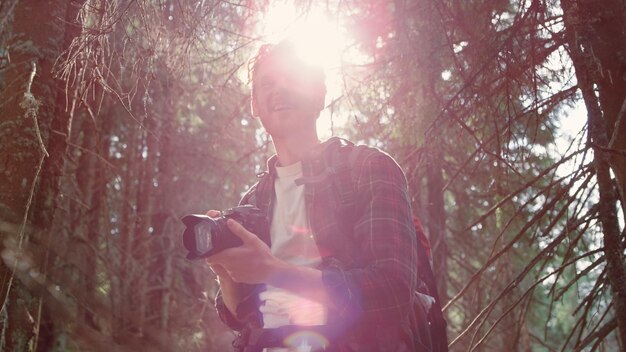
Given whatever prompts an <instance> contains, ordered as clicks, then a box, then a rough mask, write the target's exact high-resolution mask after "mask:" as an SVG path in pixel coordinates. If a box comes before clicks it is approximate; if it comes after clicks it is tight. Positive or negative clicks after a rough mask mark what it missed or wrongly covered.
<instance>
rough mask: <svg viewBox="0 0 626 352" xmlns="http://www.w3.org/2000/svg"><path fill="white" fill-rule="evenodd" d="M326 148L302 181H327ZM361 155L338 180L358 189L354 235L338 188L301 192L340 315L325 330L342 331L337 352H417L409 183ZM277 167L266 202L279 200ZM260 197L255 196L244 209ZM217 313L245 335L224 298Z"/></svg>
mask: <svg viewBox="0 0 626 352" xmlns="http://www.w3.org/2000/svg"><path fill="white" fill-rule="evenodd" d="M329 144H330V143H328V142H325V143H323V144H322V145H321V146H320V147H319V148H318V149H317V150H316V151H315V152H313V153H312V154H311V156H310V157H307V158H305V159H304V160H302V166H303V175H304V177H303V178H304V179H307V178H309V179H310V178H320V175H323V174H324V173H325V169H326V168H327V163H326V162H325V161H324V158H323V155H324V149H325V148H328V147H329ZM362 154H363V156H362V157H360V158H359V159H358V160H356V163H355V165H354V169H353V170H352V172H351V173H350V172H348V173H344V174H338V175H335V176H334V177H350V178H351V180H349V182H348V184H351V183H352V182H355V184H354V187H355V193H354V194H355V197H356V199H354V205H355V206H354V207H353V214H351V215H350V216H352V217H353V219H354V221H353V224H354V225H353V228H352V233H345V232H346V231H345V230H343V231H342V226H341V223H342V221H345V219H341V217H342V216H346V214H344V213H342V212H340V211H338V208H337V207H338V206H339V204H337V203H338V201H337V194H336V193H337V190H336V189H335V188H336V187H334V186H333V182H331V181H330V180H328V179H327V180H325V182H316V183H306V184H305V185H304V187H305V203H306V209H307V214H308V216H309V222H310V225H311V230H312V233H313V236H314V238H315V241H316V243H317V246H318V248H319V251H320V254H321V256H322V264H321V265H320V267H319V269H320V270H321V271H322V280H323V282H324V284H325V286H326V289H327V290H328V292H329V294H330V296H331V297H332V299H333V300H334V302H336V303H335V306H336V307H339V309H337V310H330V311H329V316H328V324H331V325H332V326H336V327H337V328H338V329H339V330H342V331H345V333H343V334H342V336H341V337H340V338H339V339H338V341H335V342H334V343H333V344H332V346H333V349H332V350H333V351H335V350H336V351H405V350H406V351H414V350H416V347H415V345H414V341H413V339H414V338H413V335H414V332H413V331H412V330H413V327H414V325H412V324H414V322H415V316H414V314H415V313H414V312H415V310H414V304H415V296H414V292H415V291H416V288H417V281H418V278H417V267H416V263H417V262H418V261H417V250H416V234H415V228H414V224H413V218H412V211H411V205H410V198H409V194H408V189H407V182H406V178H405V176H404V173H403V172H402V170H401V169H400V167H399V166H398V164H397V163H396V162H395V161H394V160H393V159H392V158H391V157H390V156H389V155H387V154H385V153H384V152H381V151H379V150H378V149H374V148H368V151H367V152H366V153H362ZM276 162H277V159H276V156H273V157H272V158H270V159H269V160H268V170H269V175H267V176H265V177H270V180H269V183H268V184H269V185H271V187H269V189H268V191H269V192H270V195H269V199H271V198H272V196H273V194H274V189H273V185H274V179H275V164H276ZM337 183H341V184H346V182H335V184H337ZM257 191H258V190H257V189H256V188H252V189H251V192H249V194H247V195H246V196H244V198H243V200H242V203H244V204H245V203H246V201H247V200H248V199H250V197H251V196H252V195H254V192H257ZM257 196H258V195H257ZM270 204H271V203H270ZM269 208H270V210H271V208H272V207H271V205H270V207H269ZM269 219H271V214H270V215H269ZM216 306H217V309H218V313H219V315H220V317H221V318H222V320H223V321H224V322H225V323H226V324H227V325H229V326H230V327H231V328H233V329H235V330H239V329H241V328H242V325H241V324H240V323H238V322H237V320H236V319H234V318H233V317H232V315H231V314H230V312H229V311H228V309H226V307H225V306H224V304H223V301H222V300H221V296H220V295H219V294H218V297H217V298H216ZM412 322H413V323H412Z"/></svg>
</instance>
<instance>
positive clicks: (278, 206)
mask: <svg viewBox="0 0 626 352" xmlns="http://www.w3.org/2000/svg"><path fill="white" fill-rule="evenodd" d="M276 172H277V177H276V181H275V184H274V187H275V190H276V201H275V203H274V213H273V217H272V225H271V227H270V235H271V239H272V246H271V250H272V254H273V255H274V256H276V257H277V258H280V259H282V260H284V261H287V262H289V263H291V264H295V265H299V266H307V267H315V266H317V265H318V264H319V263H320V261H321V256H320V253H319V250H318V248H317V244H316V243H315V239H314V238H313V234H312V232H311V229H310V226H309V219H308V217H307V213H306V207H305V203H304V186H302V185H301V186H297V185H296V184H295V182H294V181H295V180H296V179H298V178H300V177H302V163H300V162H298V163H295V164H292V165H289V166H284V167H278V166H277V167H276ZM259 298H260V300H261V302H262V303H261V307H260V309H259V310H260V311H261V313H262V314H263V327H264V328H276V327H280V326H284V325H302V326H311V325H323V324H325V323H326V318H327V313H328V309H327V308H326V307H325V306H324V305H322V304H320V303H318V302H315V301H311V300H309V299H307V298H304V297H301V296H298V295H296V294H294V293H292V292H290V291H287V290H283V289H279V288H276V287H272V286H270V285H267V290H266V291H264V292H262V293H261V294H260V295H259Z"/></svg>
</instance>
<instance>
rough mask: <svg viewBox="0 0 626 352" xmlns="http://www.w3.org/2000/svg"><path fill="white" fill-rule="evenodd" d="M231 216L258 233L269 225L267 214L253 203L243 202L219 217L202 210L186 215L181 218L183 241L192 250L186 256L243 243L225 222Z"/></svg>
mask: <svg viewBox="0 0 626 352" xmlns="http://www.w3.org/2000/svg"><path fill="white" fill-rule="evenodd" d="M228 219H233V220H235V221H237V222H238V223H240V224H242V225H243V227H245V228H246V229H247V230H248V231H250V232H252V233H255V234H257V235H259V234H260V233H262V231H263V230H264V229H265V227H267V218H266V216H265V214H264V213H263V212H262V211H261V210H260V209H258V208H256V207H254V206H253V205H241V206H237V207H234V208H230V209H227V210H224V211H222V214H221V216H219V217H217V218H212V217H210V216H207V215H200V214H191V215H186V216H184V217H183V218H182V219H181V221H182V222H183V224H184V225H185V227H186V228H185V230H184V232H183V245H184V246H185V249H187V251H188V252H189V253H187V259H189V260H196V259H202V258H206V257H210V256H212V255H214V254H217V253H219V252H221V251H223V250H224V249H227V248H233V247H238V246H241V245H242V244H243V242H242V241H241V239H240V238H239V237H238V236H237V235H235V234H234V233H232V232H231V231H230V229H229V228H228V226H227V225H226V221H227V220H228Z"/></svg>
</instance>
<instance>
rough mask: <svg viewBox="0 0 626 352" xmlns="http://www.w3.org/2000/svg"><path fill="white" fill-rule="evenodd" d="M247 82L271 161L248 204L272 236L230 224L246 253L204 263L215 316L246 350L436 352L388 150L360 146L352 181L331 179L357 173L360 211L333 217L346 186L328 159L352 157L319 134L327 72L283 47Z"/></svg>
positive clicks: (405, 199)
mask: <svg viewBox="0 0 626 352" xmlns="http://www.w3.org/2000/svg"><path fill="white" fill-rule="evenodd" d="M250 76H251V80H252V112H253V115H254V116H255V117H258V118H259V119H260V120H261V123H262V124H263V127H264V128H265V130H266V131H267V132H268V133H269V134H270V135H271V137H272V142H273V144H274V146H275V149H276V155H275V156H273V157H272V158H270V160H268V173H267V174H266V175H265V176H263V178H262V179H261V181H260V182H259V183H258V184H257V185H256V187H253V188H252V189H251V191H250V192H249V193H248V194H247V195H246V196H244V198H243V200H242V204H248V203H252V204H254V205H257V206H259V207H260V208H266V209H263V210H265V211H266V212H267V213H268V220H269V222H270V225H269V236H263V235H262V234H261V233H256V234H255V233H252V232H250V231H248V230H246V229H245V228H244V227H243V226H241V225H240V224H238V223H237V222H235V221H233V220H229V221H228V223H227V224H228V227H229V229H230V230H231V231H232V232H233V233H234V234H235V235H237V236H239V237H240V238H241V239H242V241H243V245H242V246H240V247H237V248H232V249H227V250H224V251H222V252H220V253H218V254H215V255H213V256H211V257H209V258H207V262H208V263H209V265H210V266H211V268H212V269H213V271H214V272H215V273H216V274H217V276H218V280H219V283H220V294H218V297H217V298H216V305H217V309H218V313H219V315H220V317H221V318H222V320H223V321H224V322H225V323H226V324H227V325H229V326H230V327H231V328H233V329H236V330H240V331H241V332H242V333H241V335H240V337H239V339H237V340H236V341H235V342H234V344H233V345H234V346H235V348H236V349H238V350H241V351H262V350H264V349H265V350H267V351H300V350H302V351H305V350H306V351H312V350H327V351H429V350H430V349H429V342H428V337H427V336H418V335H422V334H421V333H420V328H419V326H420V324H423V320H424V314H423V312H422V311H421V306H420V305H419V304H418V303H417V302H416V295H415V292H416V289H417V285H418V279H417V272H416V270H417V269H416V263H417V251H416V235H415V229H414V225H413V222H412V212H411V206H410V203H409V195H408V191H407V185H406V180H405V177H404V174H403V173H402V171H401V169H400V168H399V167H398V165H397V164H396V162H395V161H394V160H393V159H392V158H391V157H389V156H388V155H387V154H385V153H383V152H380V151H379V150H377V149H374V148H365V151H363V152H362V153H360V156H359V157H358V158H356V159H355V160H353V161H352V162H351V163H350V168H351V170H349V173H347V174H344V175H335V176H333V177H353V178H352V180H353V182H351V184H354V195H355V199H354V202H353V203H354V206H353V207H352V209H351V211H350V212H349V214H348V213H345V214H343V213H342V214H338V208H337V205H338V202H337V200H336V198H337V193H338V192H341V191H342V190H337V189H336V187H337V184H336V182H333V180H332V177H330V176H329V175H330V172H329V162H328V159H329V155H331V157H330V158H331V159H332V158H333V157H338V156H336V155H333V154H337V155H338V154H342V155H344V156H343V157H342V158H344V159H346V158H348V157H347V156H345V155H347V154H346V153H345V152H342V151H341V149H340V148H341V146H339V144H342V143H343V142H341V143H338V140H336V139H334V140H333V141H332V142H324V143H322V142H320V141H319V139H318V136H317V132H316V120H317V118H318V116H319V114H320V111H321V110H322V109H323V108H324V97H325V94H326V88H325V85H324V74H323V72H322V71H321V70H320V69H318V68H315V67H312V66H310V65H308V64H306V63H305V62H303V61H302V60H301V59H299V58H298V57H297V55H296V53H295V51H294V48H293V46H292V44H291V43H290V42H288V41H284V42H281V43H279V44H276V45H265V46H263V47H262V48H261V49H260V50H259V53H258V55H257V56H256V57H255V58H253V60H252V61H251V69H250ZM354 148H357V147H354ZM344 162H345V160H344ZM346 175H348V176H346ZM208 215H209V216H216V215H218V213H217V212H216V211H210V212H209V213H208ZM346 223H347V224H349V227H348V228H347V227H346V226H345V224H346ZM257 232H260V231H257ZM261 232H262V231H261ZM264 237H266V238H264ZM283 347H284V349H280V348H283Z"/></svg>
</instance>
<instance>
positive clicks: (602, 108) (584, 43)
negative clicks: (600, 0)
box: [561, 0, 626, 344]
mask: <svg viewBox="0 0 626 352" xmlns="http://www.w3.org/2000/svg"><path fill="white" fill-rule="evenodd" d="M605 3H606V4H604V5H607V6H606V7H605V6H602V5H601V6H598V5H600V4H595V5H594V6H595V7H597V8H602V11H601V12H600V13H599V14H598V16H604V15H606V16H609V17H613V16H612V15H611V12H613V13H616V14H618V15H620V16H622V18H623V14H624V5H623V4H621V5H620V3H619V2H615V1H605ZM589 5H590V4H589V2H588V1H572V0H562V1H561V6H562V7H563V11H564V19H565V25H566V30H567V33H566V34H567V36H568V47H569V50H570V56H571V58H572V61H573V62H574V67H575V69H576V77H577V79H578V87H579V89H580V90H581V92H582V95H583V99H584V102H585V106H586V108H587V114H588V124H589V136H590V139H591V143H592V147H593V149H594V166H595V172H596V177H597V179H598V188H599V195H600V200H599V216H600V223H601V224H602V233H603V240H604V253H605V258H606V266H607V276H608V281H609V284H610V286H611V293H612V297H613V307H614V310H615V315H616V317H617V325H618V332H617V334H618V337H619V340H620V341H621V343H622V344H623V343H626V260H625V258H624V238H623V236H622V234H623V233H622V231H621V230H620V225H619V222H618V218H617V208H616V206H617V202H618V194H619V191H618V190H616V189H615V187H614V184H613V180H612V179H611V174H610V172H611V167H612V169H613V171H614V172H615V174H616V176H617V177H618V183H620V184H621V182H623V181H624V180H620V176H619V175H621V174H623V172H624V168H623V167H622V168H621V169H620V170H617V168H619V164H620V163H621V162H623V158H624V157H623V156H622V157H621V160H620V163H618V164H615V163H614V161H615V159H616V158H613V159H611V154H610V152H609V151H608V149H609V148H610V147H611V146H610V145H609V143H610V139H609V138H611V137H610V136H612V135H613V132H615V130H616V129H618V128H619V130H618V131H617V132H616V133H618V134H619V133H620V130H621V129H622V128H624V127H618V126H616V125H615V123H616V121H615V118H616V114H615V112H616V111H619V108H618V109H615V108H616V106H617V105H618V103H617V101H618V100H623V96H624V95H625V94H626V88H624V86H623V85H624V80H623V74H624V72H623V71H622V72H621V75H620V76H618V77H615V80H614V81H613V82H614V83H613V84H612V85H614V86H619V87H622V88H620V89H619V90H618V91H616V92H613V91H612V89H615V87H614V88H612V89H609V87H607V85H609V82H607V81H606V80H605V79H603V78H602V77H599V76H598V75H599V74H600V75H601V74H609V71H607V72H603V71H600V72H598V71H597V70H596V68H597V67H598V64H600V65H601V66H602V65H603V63H602V57H601V56H602V55H601V54H600V53H599V52H600V51H602V50H603V48H602V49H601V48H600V47H599V43H612V42H613V41H615V44H616V45H617V46H620V45H625V44H624V40H623V39H621V40H620V39H616V38H622V37H623V36H624V34H623V33H624V32H623V31H619V32H612V31H609V32H604V37H602V38H592V36H589V34H590V33H589V32H590V31H591V32H593V31H594V30H595V29H596V27H598V28H600V29H607V30H610V26H611V25H621V26H623V25H624V24H623V23H621V24H617V23H614V21H609V23H608V24H607V25H606V26H604V25H602V24H597V23H596V24H595V25H594V28H591V25H590V23H591V22H593V21H589V23H587V21H588V20H589V19H588V18H585V17H584V15H589V14H590V12H589V8H588V6H589ZM609 5H610V6H612V7H610V6H609ZM590 28H591V29H590ZM607 45H610V44H607ZM617 49H618V50H619V47H618V48H617ZM596 51H598V53H596ZM621 52H622V53H626V50H624V51H621ZM598 55H600V56H598ZM613 55H615V57H614V59H615V58H617V57H618V56H617V55H616V54H615V53H614V54H613ZM598 60H600V62H598ZM617 61H619V60H617ZM605 67H607V66H605ZM601 70H602V68H601ZM615 73H616V72H614V73H613V74H615ZM618 81H621V82H618ZM594 85H595V86H597V87H598V88H599V90H600V92H599V93H600V94H599V97H596V93H595V90H594ZM602 87H604V89H603V88H602ZM619 105H621V102H620V103H619ZM622 126H625V125H624V124H622ZM622 140H623V138H622ZM625 143H626V142H625ZM612 162H613V163H612ZM618 187H619V188H621V190H622V191H623V189H624V188H623V186H620V185H618ZM622 204H624V203H622Z"/></svg>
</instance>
